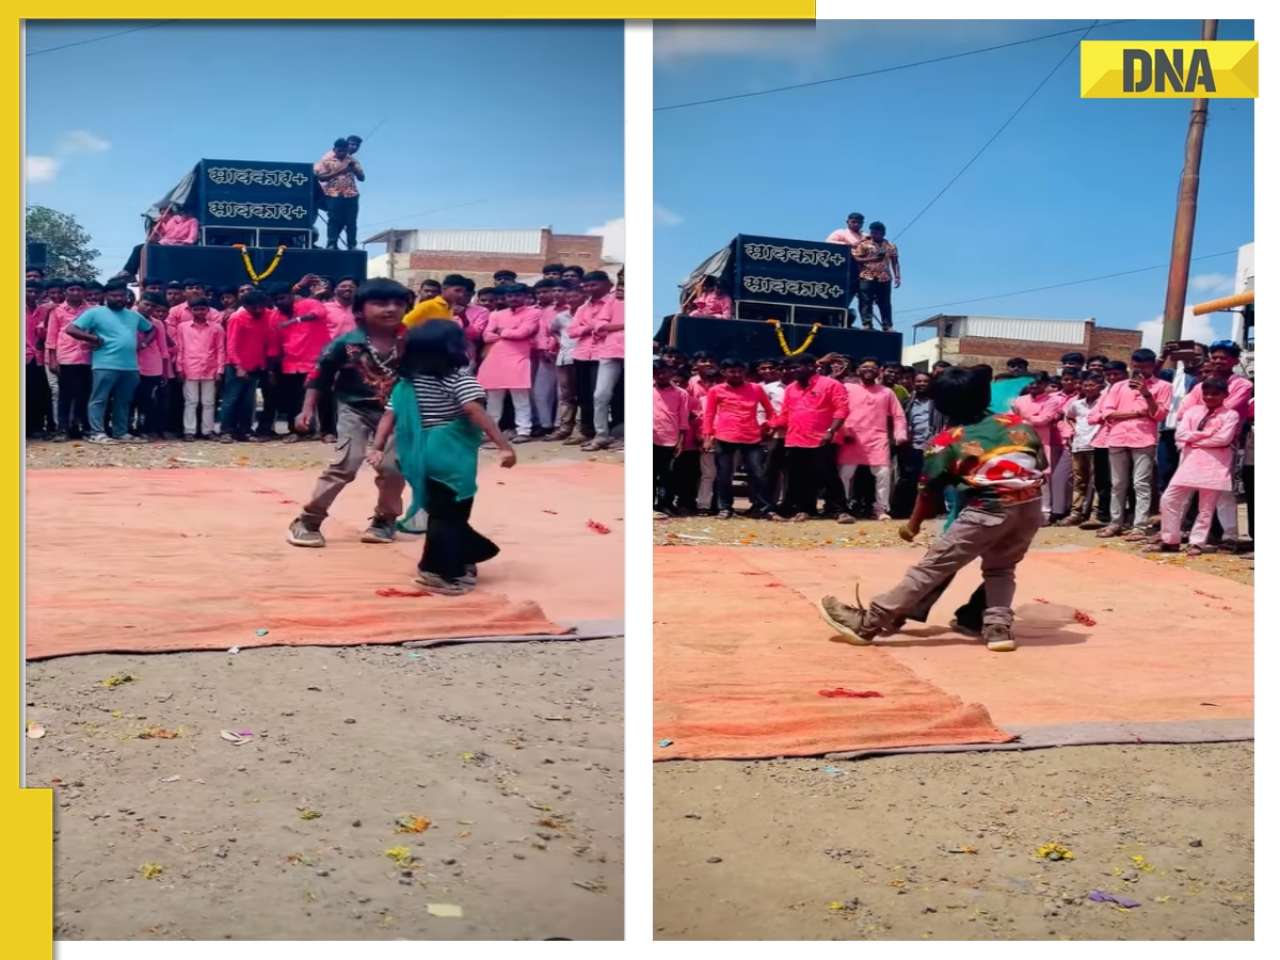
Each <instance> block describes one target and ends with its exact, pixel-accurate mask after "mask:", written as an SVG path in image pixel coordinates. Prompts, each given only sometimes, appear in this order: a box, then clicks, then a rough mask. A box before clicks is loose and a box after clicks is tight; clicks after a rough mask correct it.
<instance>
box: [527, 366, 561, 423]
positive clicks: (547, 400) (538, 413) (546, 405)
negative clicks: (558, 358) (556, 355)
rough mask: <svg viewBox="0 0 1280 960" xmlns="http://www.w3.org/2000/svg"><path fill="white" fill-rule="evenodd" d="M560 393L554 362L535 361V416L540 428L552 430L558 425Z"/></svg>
mask: <svg viewBox="0 0 1280 960" xmlns="http://www.w3.org/2000/svg"><path fill="white" fill-rule="evenodd" d="M559 392H560V381H559V379H558V378H557V377H556V363H555V361H554V360H534V361H533V415H534V418H535V419H536V420H537V421H538V426H540V427H541V428H542V429H543V430H552V429H554V428H555V425H556V396H557V395H558V394H559Z"/></svg>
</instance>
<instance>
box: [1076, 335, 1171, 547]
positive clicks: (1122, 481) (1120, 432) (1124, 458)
mask: <svg viewBox="0 0 1280 960" xmlns="http://www.w3.org/2000/svg"><path fill="white" fill-rule="evenodd" d="M1130 360H1131V373H1130V376H1129V379H1128V380H1120V381H1117V382H1116V383H1113V384H1112V385H1111V386H1110V387H1108V388H1107V391H1106V393H1104V394H1103V395H1102V399H1101V400H1099V401H1098V405H1097V406H1096V407H1094V409H1093V412H1092V413H1090V414H1089V423H1098V424H1105V425H1106V428H1107V430H1106V433H1107V447H1108V449H1109V452H1110V466H1111V523H1110V524H1108V525H1107V526H1105V527H1103V528H1102V529H1101V530H1099V531H1098V536H1099V537H1103V538H1107V537H1115V536H1118V535H1119V534H1121V533H1122V532H1123V522H1124V521H1123V517H1124V503H1125V498H1126V497H1127V496H1128V494H1129V487H1130V485H1132V487H1133V492H1134V511H1133V527H1134V533H1133V537H1134V538H1135V539H1141V538H1142V537H1144V536H1145V535H1146V527H1147V524H1148V521H1149V520H1150V518H1151V504H1152V502H1153V500H1152V495H1153V493H1154V486H1155V484H1154V480H1155V466H1156V444H1157V440H1158V428H1159V425H1160V424H1161V423H1162V422H1163V421H1164V418H1165V417H1166V416H1167V415H1168V413H1169V404H1170V402H1171V399H1172V394H1173V388H1172V386H1171V385H1170V384H1168V383H1166V382H1165V381H1164V380H1160V379H1158V378H1157V377H1156V375H1155V372H1156V355H1155V352H1154V351H1152V350H1147V349H1146V348H1143V349H1140V350H1135V351H1134V352H1133V355H1132V357H1131V358H1130Z"/></svg>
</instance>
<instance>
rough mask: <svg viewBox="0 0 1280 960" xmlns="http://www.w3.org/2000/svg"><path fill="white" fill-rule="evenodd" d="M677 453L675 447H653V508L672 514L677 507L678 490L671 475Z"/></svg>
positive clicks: (655, 445)
mask: <svg viewBox="0 0 1280 960" xmlns="http://www.w3.org/2000/svg"><path fill="white" fill-rule="evenodd" d="M675 453H676V448H675V447H660V446H658V445H657V444H656V443H655V444H654V445H653V508H654V509H655V510H661V511H663V512H664V513H670V512H671V510H672V509H673V507H674V505H675V499H676V490H675V484H674V478H673V476H672V473H671V467H672V465H673V464H674V463H675Z"/></svg>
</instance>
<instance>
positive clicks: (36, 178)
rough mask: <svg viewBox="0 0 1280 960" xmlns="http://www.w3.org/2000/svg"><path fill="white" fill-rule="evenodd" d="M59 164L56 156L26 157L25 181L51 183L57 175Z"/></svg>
mask: <svg viewBox="0 0 1280 960" xmlns="http://www.w3.org/2000/svg"><path fill="white" fill-rule="evenodd" d="M59 166H60V164H59V161H58V159H57V158H56V157H42V156H38V155H37V156H29V157H27V162H26V168H27V169H26V172H27V183H51V182H52V181H53V180H54V179H55V178H56V177H57V176H58V167H59Z"/></svg>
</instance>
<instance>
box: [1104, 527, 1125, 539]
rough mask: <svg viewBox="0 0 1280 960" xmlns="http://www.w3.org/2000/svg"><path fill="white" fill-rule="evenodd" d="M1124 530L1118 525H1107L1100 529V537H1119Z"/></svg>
mask: <svg viewBox="0 0 1280 960" xmlns="http://www.w3.org/2000/svg"><path fill="white" fill-rule="evenodd" d="M1122 532H1123V531H1122V530H1121V529H1120V528H1119V527H1116V526H1106V527H1103V528H1102V529H1101V530H1099V531H1098V537H1099V539H1102V540H1109V539H1111V538H1112V537H1118V536H1120V534H1121V533H1122Z"/></svg>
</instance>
